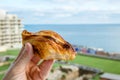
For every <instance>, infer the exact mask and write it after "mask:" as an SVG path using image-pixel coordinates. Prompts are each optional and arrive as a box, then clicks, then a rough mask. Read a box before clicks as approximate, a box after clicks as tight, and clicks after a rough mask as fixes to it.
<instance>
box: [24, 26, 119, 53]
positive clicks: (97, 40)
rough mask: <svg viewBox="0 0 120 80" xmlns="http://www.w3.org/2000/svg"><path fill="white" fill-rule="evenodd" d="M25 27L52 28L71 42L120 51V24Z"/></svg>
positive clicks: (33, 30) (29, 28)
mask: <svg viewBox="0 0 120 80" xmlns="http://www.w3.org/2000/svg"><path fill="white" fill-rule="evenodd" d="M25 29H27V30H28V31H31V32H36V31H39V30H54V31H56V32H57V33H59V34H60V35H61V36H62V37H63V38H64V39H65V40H67V41H68V42H70V43H71V44H76V45H83V46H88V47H96V48H103V49H104V50H105V51H108V52H120V24H80V25H53V24H49V25H25Z"/></svg>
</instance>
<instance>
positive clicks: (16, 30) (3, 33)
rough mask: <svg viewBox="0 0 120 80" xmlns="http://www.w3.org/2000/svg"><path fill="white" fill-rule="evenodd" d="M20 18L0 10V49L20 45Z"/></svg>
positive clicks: (21, 27) (21, 28)
mask: <svg viewBox="0 0 120 80" xmlns="http://www.w3.org/2000/svg"><path fill="white" fill-rule="evenodd" d="M22 30H23V25H22V23H21V19H19V18H18V17H17V16H16V15H14V14H8V13H6V11H4V10H0V50H2V49H5V48H6V49H10V48H18V47H21V45H22V43H21V32H22Z"/></svg>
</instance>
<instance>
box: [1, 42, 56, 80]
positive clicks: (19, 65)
mask: <svg viewBox="0 0 120 80" xmlns="http://www.w3.org/2000/svg"><path fill="white" fill-rule="evenodd" d="M40 60H41V59H40V57H38V56H36V55H34V54H33V48H32V46H31V44H30V43H26V44H25V46H24V47H23V48H22V49H21V51H20V53H19V55H18V57H17V58H16V60H15V61H14V62H13V64H12V65H11V66H10V68H9V70H8V72H7V73H6V75H5V77H4V79H3V80H45V79H46V77H47V75H48V73H49V71H50V70H51V67H52V65H53V63H54V60H44V61H43V62H42V63H41V64H38V62H39V61H40Z"/></svg>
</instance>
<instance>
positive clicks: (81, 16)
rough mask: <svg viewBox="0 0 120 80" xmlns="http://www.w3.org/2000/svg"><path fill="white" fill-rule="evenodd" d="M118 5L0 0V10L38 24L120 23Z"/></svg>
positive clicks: (114, 1)
mask: <svg viewBox="0 0 120 80" xmlns="http://www.w3.org/2000/svg"><path fill="white" fill-rule="evenodd" d="M119 4H120V0H36V1H34V0H17V1H14V0H1V2H0V8H2V9H5V10H7V11H8V12H9V13H14V14H17V15H18V16H20V17H22V18H24V20H25V22H27V23H29V22H30V20H32V19H34V21H36V20H39V21H40V22H39V21H38V23H41V22H42V23H45V22H49V23H69V22H71V23H112V22H113V23H120V5H119ZM30 18H31V19H30ZM41 20H42V21H41ZM48 20H50V21H48ZM35 23H36V22H35Z"/></svg>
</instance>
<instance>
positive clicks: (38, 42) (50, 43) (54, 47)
mask: <svg viewBox="0 0 120 80" xmlns="http://www.w3.org/2000/svg"><path fill="white" fill-rule="evenodd" d="M27 42H29V43H31V44H32V47H33V51H34V53H35V54H37V55H38V56H39V57H40V58H41V59H43V60H49V59H57V60H72V59H74V58H75V54H76V53H75V51H74V49H73V47H72V45H71V44H70V43H68V42H67V41H65V40H64V39H63V38H62V37H61V36H60V35H59V34H58V33H56V32H54V31H50V30H42V31H39V32H36V33H32V32H28V31H27V30H24V31H23V32H22V43H23V45H24V44H25V43H27Z"/></svg>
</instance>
